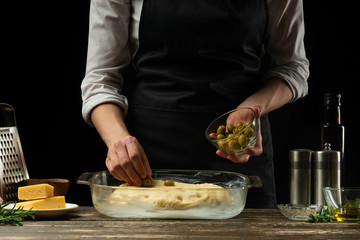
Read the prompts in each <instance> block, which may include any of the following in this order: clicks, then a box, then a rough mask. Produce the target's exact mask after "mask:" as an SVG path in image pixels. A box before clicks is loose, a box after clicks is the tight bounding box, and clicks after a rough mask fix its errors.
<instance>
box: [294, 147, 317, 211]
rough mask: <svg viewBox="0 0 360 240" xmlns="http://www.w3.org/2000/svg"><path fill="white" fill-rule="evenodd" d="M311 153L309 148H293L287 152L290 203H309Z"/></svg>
mask: <svg viewBox="0 0 360 240" xmlns="http://www.w3.org/2000/svg"><path fill="white" fill-rule="evenodd" d="M312 154H313V151H312V150H309V149H294V150H291V151H290V153H289V157H290V203H291V204H307V205H308V204H311V159H312Z"/></svg>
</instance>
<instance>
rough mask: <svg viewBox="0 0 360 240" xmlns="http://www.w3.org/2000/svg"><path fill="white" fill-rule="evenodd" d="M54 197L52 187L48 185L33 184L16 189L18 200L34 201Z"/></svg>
mask: <svg viewBox="0 0 360 240" xmlns="http://www.w3.org/2000/svg"><path fill="white" fill-rule="evenodd" d="M53 196H54V187H53V186H51V185H49V184H35V185H29V186H24V187H19V188H18V198H19V200H34V199H41V198H50V197H53Z"/></svg>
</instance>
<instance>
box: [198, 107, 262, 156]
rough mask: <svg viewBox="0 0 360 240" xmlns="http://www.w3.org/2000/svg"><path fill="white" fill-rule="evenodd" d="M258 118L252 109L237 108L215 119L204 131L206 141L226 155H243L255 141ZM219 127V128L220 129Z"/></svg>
mask: <svg viewBox="0 0 360 240" xmlns="http://www.w3.org/2000/svg"><path fill="white" fill-rule="evenodd" d="M257 120H258V118H257V115H256V113H255V111H254V110H253V109H252V108H246V107H244V108H238V109H234V110H231V111H229V112H227V113H224V114H223V115H221V116H220V117H218V118H216V119H215V120H214V121H213V122H212V123H211V124H210V125H209V126H208V128H207V129H206V132H205V136H206V138H207V140H209V142H210V143H211V144H212V145H213V146H214V147H215V148H217V149H220V150H221V151H223V152H224V153H226V154H243V153H244V150H245V149H246V148H253V147H254V145H255V142H256V139H257V132H258V121H257ZM220 126H221V127H220Z"/></svg>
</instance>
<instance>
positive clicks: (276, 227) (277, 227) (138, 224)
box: [0, 207, 360, 240]
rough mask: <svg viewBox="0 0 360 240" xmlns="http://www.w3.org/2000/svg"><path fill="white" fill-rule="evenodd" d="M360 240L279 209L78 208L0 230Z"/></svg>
mask: <svg viewBox="0 0 360 240" xmlns="http://www.w3.org/2000/svg"><path fill="white" fill-rule="evenodd" d="M83 238H85V239H190V238H191V239H193V238H200V239H204V238H206V239H220V238H221V239H245V240H247V239H254V238H259V239H261V240H264V239H265V240H266V239H294V240H296V239H315V240H316V239H360V225H359V224H356V223H305V222H301V221H291V220H288V219H286V218H285V217H283V216H282V215H281V213H280V212H279V211H278V210H270V209H266V210H260V209H246V210H245V211H244V212H243V213H241V214H240V215H239V216H237V217H235V218H232V219H224V220H173V219H171V220H167V219H127V218H120V219H118V218H111V217H107V216H103V215H101V214H99V213H98V212H96V211H95V210H94V209H93V208H90V207H80V208H78V209H77V210H76V211H74V212H73V213H70V214H67V215H64V216H63V217H60V218H57V219H56V220H48V219H43V220H41V219H40V220H37V221H26V222H24V226H23V227H13V226H0V239H4V240H5V239H37V240H42V239H47V240H49V239H51V240H57V239H83Z"/></svg>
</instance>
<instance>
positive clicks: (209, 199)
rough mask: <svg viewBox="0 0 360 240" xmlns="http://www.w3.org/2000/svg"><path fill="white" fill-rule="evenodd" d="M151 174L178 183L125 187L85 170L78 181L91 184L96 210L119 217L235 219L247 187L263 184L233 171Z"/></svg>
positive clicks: (107, 176)
mask: <svg viewBox="0 0 360 240" xmlns="http://www.w3.org/2000/svg"><path fill="white" fill-rule="evenodd" d="M152 173H153V174H152V178H153V179H154V180H163V181H165V180H172V181H174V182H175V186H169V187H160V188H152V187H150V188H147V187H135V186H130V187H123V186H120V185H122V184H125V182H123V181H119V180H117V179H115V178H114V177H113V176H112V175H111V174H110V173H109V172H108V171H100V172H87V173H83V174H82V175H81V176H80V177H79V178H78V179H77V183H79V184H86V185H89V186H90V190H91V197H92V202H93V205H94V207H95V208H96V210H97V211H99V212H100V213H102V214H104V215H107V216H110V217H117V218H176V219H226V218H232V217H235V216H237V215H238V214H240V213H241V212H242V211H243V209H244V206H245V202H246V197H247V192H248V189H249V188H251V187H261V179H260V178H259V177H257V176H246V175H243V174H240V173H234V172H225V171H199V170H166V169H164V170H160V169H154V170H152ZM178 183H179V184H178ZM180 183H186V184H191V185H185V186H183V184H180ZM204 183H206V184H214V185H216V186H214V185H206V184H205V185H201V184H204ZM177 185H181V186H180V187H179V186H177ZM187 186H189V187H187ZM208 186H209V187H208ZM210 186H211V187H210Z"/></svg>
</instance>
